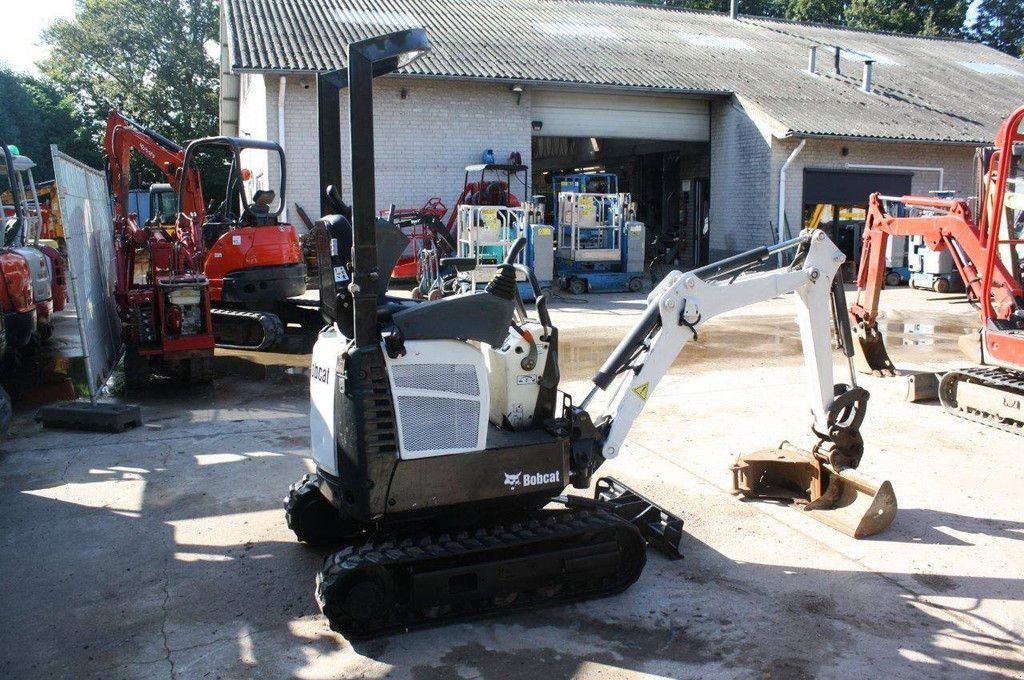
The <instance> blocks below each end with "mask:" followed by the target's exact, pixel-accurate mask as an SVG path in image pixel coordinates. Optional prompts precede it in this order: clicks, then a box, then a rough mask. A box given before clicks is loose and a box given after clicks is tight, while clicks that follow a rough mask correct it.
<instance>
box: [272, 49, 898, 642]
mask: <svg viewBox="0 0 1024 680" xmlns="http://www.w3.org/2000/svg"><path fill="white" fill-rule="evenodd" d="M429 48H430V46H429V41H428V39H427V36H426V33H425V32H424V31H422V30H409V31H401V32H397V33H392V34H389V35H386V36H382V37H379V38H373V39H369V40H364V41H362V42H358V43H354V44H351V45H349V48H348V55H349V59H348V69H347V70H343V71H336V72H331V73H327V74H321V75H320V76H319V78H318V87H319V88H320V93H319V101H320V105H321V109H320V121H321V154H322V155H323V154H332V155H334V156H336V155H337V154H338V149H339V146H340V144H339V142H340V139H338V137H340V132H339V131H338V126H337V122H336V121H337V120H338V111H337V106H338V104H337V102H338V90H339V89H340V88H341V87H348V88H349V90H350V92H349V95H350V96H349V101H350V105H349V106H350V123H351V126H350V127H351V151H352V190H353V198H352V206H351V209H349V208H348V206H345V205H344V204H343V203H342V201H341V200H340V196H338V194H337V191H336V190H335V189H334V187H331V188H329V189H328V192H327V193H328V195H329V196H331V197H332V202H331V204H332V205H335V206H336V207H337V214H333V215H327V216H325V217H324V218H322V219H321V220H319V221H318V223H317V224H316V226H315V228H314V232H313V236H314V238H315V240H316V242H317V250H318V256H319V265H320V266H319V273H320V277H321V281H320V289H321V290H320V294H321V311H322V313H323V315H324V317H325V320H326V321H327V326H326V327H325V329H324V330H323V331H322V332H321V333H320V336H319V339H318V341H317V343H316V346H315V348H314V351H313V360H312V369H311V378H310V396H311V412H310V424H311V431H312V450H313V459H314V461H315V463H316V472H315V473H312V474H309V475H306V476H305V477H304V478H302V479H301V480H300V481H298V482H296V483H295V484H294V485H292V487H291V489H290V490H289V493H288V496H287V498H286V499H285V510H286V518H287V522H288V525H289V527H291V529H292V530H293V531H294V532H295V533H296V535H297V536H298V538H299V540H301V541H303V542H306V543H308V544H311V545H320V546H322V545H330V546H335V547H337V548H339V549H338V550H337V552H334V553H332V554H330V555H328V556H327V558H326V560H325V562H324V565H323V567H322V569H321V570H320V572H319V574H318V576H317V582H316V598H317V601H318V603H319V604H320V607H321V609H322V611H323V613H324V614H325V615H326V617H327V618H328V620H329V622H330V625H331V627H332V628H333V629H335V630H337V631H339V632H341V633H342V634H344V635H346V636H348V637H349V638H365V637H372V636H375V635H380V634H384V633H388V632H392V631H399V630H407V629H409V628H413V627H421V626H429V625H437V624H440V623H444V622H448V621H452V620H461V619H465V618H476V617H480V616H487V615H491V614H493V613H497V612H506V611H515V610H521V609H525V608H531V607H538V606H547V605H553V604H561V603H566V602H572V601H577V600H583V599H589V598H594V597H601V596H606V595H611V594H614V593H618V592H621V591H622V590H624V589H626V588H627V587H629V586H630V585H631V584H632V583H633V582H634V581H636V579H637V578H638V577H639V576H640V573H641V571H642V569H643V567H644V564H645V562H646V544H648V543H649V544H651V545H652V546H653V547H657V548H659V549H661V550H663V551H664V552H666V553H668V554H670V555H678V550H679V541H680V538H681V536H682V520H681V519H679V518H678V517H676V516H674V515H672V514H671V513H670V512H669V511H667V510H665V509H664V508H661V507H659V506H658V505H656V504H655V503H653V502H651V501H649V500H647V499H646V498H644V497H642V496H640V495H639V494H637V493H635V492H633V491H632V490H630V489H629V488H628V487H626V486H625V485H624V484H622V483H621V482H619V481H617V480H615V479H612V478H604V479H599V480H597V483H596V492H595V496H594V498H590V497H583V496H572V495H570V496H563V495H562V494H563V492H564V491H565V490H566V488H567V487H568V486H569V485H572V486H573V487H574V488H576V489H589V488H590V487H591V485H592V481H593V476H594V474H595V472H596V471H597V470H598V469H599V468H600V466H601V465H602V463H604V461H605V460H607V459H611V458H614V457H616V456H618V455H619V453H620V452H621V450H622V446H623V443H624V442H625V439H626V435H627V433H628V431H629V428H630V426H631V425H632V423H633V421H634V420H635V419H636V418H637V416H639V415H640V413H641V411H642V410H643V408H644V406H645V404H646V403H647V401H648V399H649V398H650V396H651V394H652V393H653V391H654V390H655V388H656V387H657V385H658V382H659V381H660V380H661V379H662V377H664V375H665V374H666V372H668V370H669V367H670V366H671V364H672V362H673V360H674V359H675V357H676V356H677V355H678V354H679V352H680V351H681V350H682V349H683V347H684V346H685V345H686V344H687V343H688V342H690V341H691V340H694V339H695V338H696V337H697V335H698V333H699V331H700V328H701V325H702V324H703V323H705V322H706V321H707V320H708V319H710V318H712V317H714V316H716V315H718V314H721V313H723V312H726V311H729V310H732V309H737V308H740V307H744V306H746V305H750V304H754V303H756V302H760V301H763V300H767V299H769V298H773V297H776V296H778V295H782V294H785V293H791V292H792V293H795V295H794V296H793V297H794V299H795V301H796V303H797V304H796V307H797V318H798V322H799V326H800V331H801V339H802V343H803V349H804V356H805V366H806V369H807V372H808V396H809V397H810V404H811V411H812V413H813V421H814V422H813V428H812V429H813V433H814V435H815V440H816V444H815V445H814V447H813V450H812V451H802V450H798V449H795V448H792V447H788V448H780V449H774V450H769V451H765V452H759V453H757V454H753V455H751V456H745V457H743V458H741V459H740V461H738V462H737V465H736V466H735V467H734V469H733V474H734V486H735V488H736V490H737V492H739V493H741V494H743V495H746V496H755V497H760V496H769V497H777V496H781V497H788V498H792V497H794V496H802V497H804V498H806V499H807V500H808V501H810V502H809V503H808V504H807V505H806V506H805V507H806V508H808V509H810V510H813V511H814V512H813V513H812V514H814V515H817V516H820V518H822V519H823V520H824V521H826V522H827V523H829V524H832V525H834V526H836V527H838V528H840V529H843V530H845V531H847V532H848V533H850V534H852V535H855V536H863V535H870V534H872V533H877V532H879V531H882V530H883V529H885V528H886V527H887V526H888V525H889V524H890V523H891V522H892V520H893V517H894V516H895V513H896V502H895V497H894V495H893V493H892V489H891V486H890V485H889V484H888V482H886V483H884V484H882V485H878V484H874V483H873V482H871V480H869V479H867V478H866V477H864V476H862V475H860V474H858V473H857V472H856V471H855V470H854V468H856V467H857V465H858V464H859V462H860V460H861V456H862V454H863V451H864V445H863V441H862V439H861V436H860V434H859V431H858V430H859V426H860V424H861V422H862V419H863V417H864V413H865V406H866V402H867V399H868V394H867V392H866V391H865V390H863V389H862V388H859V387H857V386H856V385H855V384H853V383H852V370H851V385H849V386H848V385H842V384H840V385H835V384H833V376H832V373H833V360H832V340H831V331H832V323H833V321H835V322H836V324H837V328H838V333H837V335H838V336H839V338H840V343H841V345H842V346H843V348H844V349H845V351H846V354H847V357H849V356H851V354H852V340H851V337H850V328H849V323H848V321H847V318H848V316H847V312H846V307H845V299H844V297H843V292H842V283H841V281H840V280H839V278H838V271H839V266H840V265H841V264H842V262H843V259H844V258H843V255H842V253H841V252H840V251H839V250H838V249H837V248H836V247H835V245H834V244H833V243H832V242H831V241H830V240H829V239H828V238H827V237H826V236H825V234H824V233H823V232H820V231H814V232H810V231H808V232H803V233H801V234H800V235H799V236H798V237H796V238H794V239H791V240H789V241H786V242H783V243H779V244H777V245H775V246H771V247H765V248H759V249H755V250H752V251H749V252H746V253H742V254H740V255H736V256H734V257H731V258H728V259H726V260H723V261H721V262H718V263H715V264H712V265H709V266H706V267H703V268H701V269H698V270H695V271H691V272H687V273H680V272H672V273H671V274H669V275H668V277H666V278H665V279H664V280H663V281H662V282H661V284H660V285H658V286H657V287H656V288H655V290H654V291H653V292H651V294H650V295H649V296H648V298H647V302H648V304H647V308H646V310H645V312H644V313H643V315H642V316H641V317H640V320H639V322H638V323H637V325H636V326H635V328H634V329H633V330H632V332H631V333H630V334H629V335H628V336H627V337H625V338H624V339H623V340H622V341H621V342H620V343H619V345H618V346H617V347H616V349H615V350H614V352H613V353H612V354H611V356H610V357H609V358H608V359H607V360H606V361H605V363H604V365H603V366H602V367H601V369H600V370H599V371H598V372H597V374H596V375H595V376H594V378H593V388H592V389H591V391H590V394H588V395H587V396H586V397H585V398H584V399H583V400H582V401H580V402H578V403H577V402H575V401H574V400H573V398H572V397H571V396H570V395H567V394H564V393H562V392H560V391H559V389H558V387H559V355H558V329H557V328H556V327H555V325H554V323H553V322H552V320H551V316H550V314H549V311H548V307H547V303H546V301H545V299H544V296H543V294H542V291H541V290H540V287H539V286H537V285H536V278H535V277H533V275H532V272H531V271H530V270H529V269H528V268H526V267H524V266H523V265H517V264H515V260H516V257H517V255H518V253H519V251H520V250H521V248H522V247H523V245H524V241H523V240H520V241H519V242H517V243H516V244H515V246H514V247H513V248H512V252H511V253H510V254H509V256H508V258H507V260H506V262H505V263H504V264H503V265H501V266H500V267H499V268H498V271H497V273H496V274H495V276H494V277H493V279H492V280H491V281H490V283H489V284H488V285H487V286H486V289H485V290H483V291H481V292H479V293H476V294H471V295H461V296H456V297H451V298H445V299H441V300H437V301H430V302H427V301H418V300H411V299H406V298H399V297H392V296H389V295H388V294H387V285H388V281H389V280H390V274H391V269H392V267H393V266H394V264H395V262H396V261H397V260H398V258H399V257H400V255H401V253H402V251H403V250H404V247H405V244H406V238H405V236H404V235H403V234H402V233H401V231H400V230H399V229H398V228H397V227H396V226H395V225H394V224H393V223H391V222H389V221H388V220H385V219H380V218H375V208H374V206H375V196H374V173H373V170H374V164H373V148H374V147H373V145H374V141H373V134H372V130H373V125H372V120H373V111H372V79H373V77H375V76H377V75H382V74H384V73H388V72H390V71H393V70H394V69H396V68H398V67H400V66H401V65H403V64H404V63H407V62H408V60H409V59H410V58H413V57H415V56H417V55H419V54H422V53H424V52H426V51H427V50H429ZM332 107H333V109H332ZM332 136H334V137H333V138H332ZM328 161H329V162H328V163H324V162H323V160H322V164H321V167H322V173H324V170H323V168H324V167H327V171H326V173H325V174H326V178H327V179H328V180H330V179H334V181H335V182H336V183H339V182H338V178H337V176H334V177H332V176H331V172H330V169H331V168H332V167H333V168H338V167H340V166H339V165H338V164H336V162H335V161H333V160H331V159H328ZM783 251H787V252H791V253H792V254H793V260H792V263H791V264H790V265H789V266H786V267H782V268H779V269H775V270H771V271H758V272H754V271H751V270H753V269H754V268H758V267H760V266H762V265H763V264H764V263H765V262H767V261H769V260H770V259H772V256H773V255H775V254H776V253H779V252H783ZM517 271H518V272H519V273H521V274H524V275H526V276H527V277H528V278H529V279H530V280H531V281H532V282H533V283H534V286H535V290H534V293H535V295H536V302H535V305H534V309H533V310H530V312H531V313H528V312H527V309H526V307H525V305H524V304H523V302H522V299H521V298H520V296H519V291H518V288H517V285H516V279H517V276H516V274H517ZM617 381H619V389H618V390H617V391H614V390H613V391H612V392H613V394H614V396H613V397H612V398H611V399H610V400H609V404H608V406H607V410H606V412H605V413H604V414H602V415H600V416H598V417H592V416H591V414H590V413H589V412H588V410H587V408H588V406H589V405H590V404H591V401H592V398H593V397H594V395H595V394H596V393H598V392H600V391H605V390H609V388H612V387H613V385H615V383H616V382H617Z"/></svg>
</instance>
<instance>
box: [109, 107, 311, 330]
mask: <svg viewBox="0 0 1024 680" xmlns="http://www.w3.org/2000/svg"><path fill="white" fill-rule="evenodd" d="M106 149H107V156H108V158H109V159H111V160H110V178H111V185H112V187H113V188H114V201H115V204H117V205H118V206H119V210H121V211H122V212H124V213H125V217H124V219H126V220H127V219H131V220H133V221H135V222H137V218H136V217H134V216H131V217H130V218H129V216H128V215H127V208H126V206H127V196H128V175H129V172H128V169H129V167H130V161H131V152H132V151H133V150H134V151H137V152H138V153H141V154H142V155H143V156H145V157H146V158H147V159H149V160H150V161H151V162H152V163H153V164H154V165H155V166H156V167H157V168H158V169H160V171H161V172H162V174H163V175H164V178H165V179H166V181H167V183H168V184H169V185H170V191H173V192H174V195H173V196H171V199H172V200H176V201H177V206H176V207H177V210H176V211H174V212H176V215H177V217H176V221H175V222H174V224H173V225H161V224H160V222H161V220H160V219H157V220H156V222H154V223H152V224H149V225H145V226H144V227H142V228H143V229H144V230H145V231H146V232H147V233H149V234H151V235H152V237H153V239H155V242H162V241H163V240H165V239H166V241H167V242H168V243H173V244H174V247H175V248H176V249H177V250H178V251H180V257H181V258H183V259H182V261H183V262H184V261H187V262H188V263H189V266H190V267H194V268H195V271H196V273H201V274H202V275H203V276H204V277H205V279H206V280H207V282H208V296H209V298H210V301H211V309H212V311H211V319H212V324H213V325H212V332H213V334H214V335H215V337H216V343H217V346H219V347H227V348H233V349H249V350H265V349H268V348H270V347H271V346H272V345H274V344H275V343H277V341H278V340H280V339H281V338H282V337H283V335H284V332H285V325H284V323H285V322H286V321H289V320H293V319H292V318H291V316H290V315H295V318H297V319H300V322H301V320H302V319H304V317H303V315H302V314H301V309H300V308H297V307H295V306H291V305H287V304H285V301H287V300H288V298H291V297H294V296H298V295H301V294H303V293H304V292H305V290H306V282H305V277H306V265H305V263H304V262H303V258H302V252H301V249H300V246H299V239H298V235H297V234H296V231H295V228H294V227H293V226H292V225H290V224H286V223H283V222H281V221H280V220H279V219H278V218H279V216H280V215H281V212H282V210H283V206H284V205H285V200H284V199H285V197H284V187H285V159H284V151H283V150H282V149H281V147H280V146H279V145H278V144H276V143H274V142H268V141H262V140H254V139H248V138H246V139H242V138H235V137H209V138H204V139H198V140H195V141H192V142H190V143H189V144H188V146H187V147H186V148H184V149H183V148H182V147H180V146H179V145H177V144H175V143H174V142H172V141H171V140H169V139H167V138H166V137H164V136H162V135H160V134H159V133H157V132H154V131H153V130H150V129H148V128H146V127H143V126H142V125H139V124H138V123H136V122H134V121H132V120H131V119H129V118H127V117H125V116H124V115H122V114H120V113H118V112H116V111H112V112H111V113H110V115H109V116H108V118H107V136H106ZM203 177H207V179H211V178H216V182H217V183H219V184H220V186H218V187H215V188H214V192H215V196H214V197H213V198H212V200H210V205H209V206H208V207H207V205H206V204H205V202H204V197H203V190H204V186H203V184H204V182H203ZM212 181H214V180H212V179H211V182H212ZM272 182H273V183H274V189H276V190H271V183H272ZM207 188H209V187H207ZM168 193H169V192H168ZM158 232H162V233H158ZM282 315H285V316H286V318H285V319H284V320H282V318H281V317H282ZM318 322H319V320H318Z"/></svg>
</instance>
